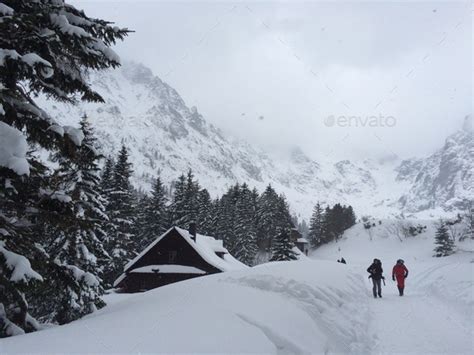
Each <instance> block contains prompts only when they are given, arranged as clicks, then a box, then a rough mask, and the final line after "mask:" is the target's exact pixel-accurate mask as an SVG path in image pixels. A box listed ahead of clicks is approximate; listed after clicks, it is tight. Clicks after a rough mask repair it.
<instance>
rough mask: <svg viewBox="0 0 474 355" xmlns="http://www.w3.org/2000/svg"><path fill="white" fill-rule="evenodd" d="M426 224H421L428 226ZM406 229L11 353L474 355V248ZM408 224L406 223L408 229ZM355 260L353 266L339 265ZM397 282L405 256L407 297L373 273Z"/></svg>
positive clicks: (217, 283)
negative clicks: (444, 251)
mask: <svg viewBox="0 0 474 355" xmlns="http://www.w3.org/2000/svg"><path fill="white" fill-rule="evenodd" d="M418 222H420V221H416V223H418ZM398 223H399V221H393V220H392V221H390V220H382V224H378V221H377V223H376V227H374V228H371V231H370V233H369V232H368V231H367V230H365V229H364V228H363V226H362V225H361V224H358V225H356V226H354V227H353V228H351V229H350V230H348V231H347V232H346V233H345V235H344V236H343V238H342V239H341V240H340V241H339V242H337V243H332V244H329V245H326V246H323V247H321V248H319V249H318V250H316V251H315V252H314V253H313V254H312V255H311V257H312V258H313V259H314V260H307V259H306V260H304V261H294V262H279V263H269V264H263V265H259V266H257V267H254V268H249V269H246V270H241V271H231V272H227V273H222V274H216V275H212V276H206V277H202V278H197V279H192V280H187V281H183V282H180V283H176V284H172V285H168V286H165V287H161V288H158V289H155V290H151V291H148V292H146V293H143V294H134V295H130V294H128V295H127V294H125V295H120V294H112V295H108V296H107V297H106V299H107V301H108V302H109V305H108V306H106V307H105V308H104V309H102V310H100V311H98V312H95V313H94V314H92V315H89V316H87V317H85V318H83V319H81V320H78V321H75V322H72V323H70V324H68V325H64V326H59V327H55V328H50V329H45V330H43V331H40V332H36V333H32V334H27V335H24V336H18V337H13V338H9V339H3V340H2V341H1V342H0V352H1V353H31V352H41V353H69V352H71V351H74V352H80V353H85V352H94V353H98V352H100V353H118V352H120V353H131V352H133V353H138V352H153V353H163V352H167V353H184V352H186V353H265V354H302V353H306V354H309V353H321V354H322V353H324V354H336V353H337V354H341V353H343V354H381V353H382V354H387V353H390V354H392V353H397V354H402V353H403V354H408V353H410V354H428V353H430V354H432V353H437V354H471V353H472V348H473V343H472V341H473V339H474V338H473V331H474V328H473V323H472V319H473V311H474V297H473V296H474V294H473V292H474V280H473V275H474V274H473V272H474V269H473V267H474V263H472V261H473V260H474V253H473V251H474V245H473V244H472V241H471V242H466V243H462V244H459V245H458V247H459V250H458V253H456V254H455V255H453V256H450V257H446V258H432V257H431V254H432V253H431V250H432V249H433V232H434V224H433V222H430V221H421V223H422V224H426V226H427V228H426V230H425V232H423V233H421V234H420V235H418V236H415V237H412V238H408V239H407V238H404V237H401V238H399V236H398V234H397V229H396V228H397V226H398ZM405 223H406V221H405ZM341 256H344V258H345V259H346V260H347V264H340V263H337V262H336V261H335V260H336V259H338V258H340V257H341ZM374 257H378V258H380V259H381V260H382V262H383V263H384V268H385V275H386V276H389V274H390V268H391V266H392V265H393V263H394V261H395V260H396V259H398V258H400V257H402V258H404V259H405V261H406V265H407V267H408V268H409V270H410V274H409V277H408V278H407V281H406V292H405V296H404V297H403V298H401V297H399V296H398V295H397V291H396V287H395V285H394V283H393V282H392V281H391V280H390V278H389V277H387V285H386V286H385V287H383V298H382V299H374V298H372V296H371V284H370V282H369V280H368V279H367V272H366V270H365V269H366V268H367V266H368V265H369V263H370V261H371V260H372V259H373V258H374Z"/></svg>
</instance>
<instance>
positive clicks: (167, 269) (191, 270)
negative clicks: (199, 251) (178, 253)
mask: <svg viewBox="0 0 474 355" xmlns="http://www.w3.org/2000/svg"><path fill="white" fill-rule="evenodd" d="M130 272H137V273H143V274H148V273H151V274H154V273H157V274H205V273H206V272H205V271H203V270H201V269H198V268H197V267H194V266H187V265H173V264H172V265H147V266H143V267H139V268H137V269H133V270H131V271H130Z"/></svg>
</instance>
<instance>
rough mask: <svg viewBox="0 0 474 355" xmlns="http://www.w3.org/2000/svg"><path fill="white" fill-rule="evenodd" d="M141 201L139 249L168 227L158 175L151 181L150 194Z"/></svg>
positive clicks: (164, 196)
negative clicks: (141, 215) (151, 188)
mask: <svg viewBox="0 0 474 355" xmlns="http://www.w3.org/2000/svg"><path fill="white" fill-rule="evenodd" d="M142 201H143V204H142V205H141V206H140V209H141V210H142V211H143V217H142V218H141V219H140V222H139V223H140V225H141V228H140V237H139V240H140V245H139V250H142V249H143V248H145V247H147V246H148V245H149V244H150V243H151V242H152V241H153V240H155V239H156V238H157V237H159V236H160V235H162V234H163V233H164V232H166V230H167V229H168V215H167V212H168V211H167V206H166V203H167V198H166V191H165V187H164V185H163V183H162V182H161V179H160V177H159V176H158V177H157V178H156V180H155V182H154V183H153V190H152V192H151V196H150V197H146V198H144V199H143V200H142Z"/></svg>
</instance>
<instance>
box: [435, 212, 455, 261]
mask: <svg viewBox="0 0 474 355" xmlns="http://www.w3.org/2000/svg"><path fill="white" fill-rule="evenodd" d="M435 245H437V247H436V248H435V249H434V252H435V255H434V256H435V257H442V256H448V255H451V254H453V253H454V242H453V240H452V239H451V237H450V236H449V233H448V228H447V227H446V223H445V222H444V221H443V220H441V221H440V222H439V226H438V228H437V230H436V235H435Z"/></svg>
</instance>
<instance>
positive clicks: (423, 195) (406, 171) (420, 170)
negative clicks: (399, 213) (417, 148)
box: [397, 118, 474, 212]
mask: <svg viewBox="0 0 474 355" xmlns="http://www.w3.org/2000/svg"><path fill="white" fill-rule="evenodd" d="M467 120H468V118H467V119H466V121H467ZM466 128H467V126H465V128H464V129H463V130H461V131H458V132H456V133H454V134H453V135H451V136H449V137H448V138H447V139H446V142H445V144H444V146H443V147H442V148H441V149H440V150H438V151H437V152H436V153H434V154H433V155H431V156H429V157H428V158H426V159H410V160H406V161H403V162H402V163H401V165H400V166H399V168H398V169H397V171H398V175H397V180H406V181H408V182H410V185H411V188H410V190H409V191H408V192H407V193H406V194H404V195H403V196H402V197H401V198H400V205H401V207H402V209H404V210H407V211H409V212H419V211H422V210H427V209H435V208H438V207H443V208H444V209H446V210H456V209H460V208H461V209H462V208H463V206H464V204H465V201H466V200H471V201H472V200H474V139H473V134H472V130H469V129H466Z"/></svg>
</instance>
